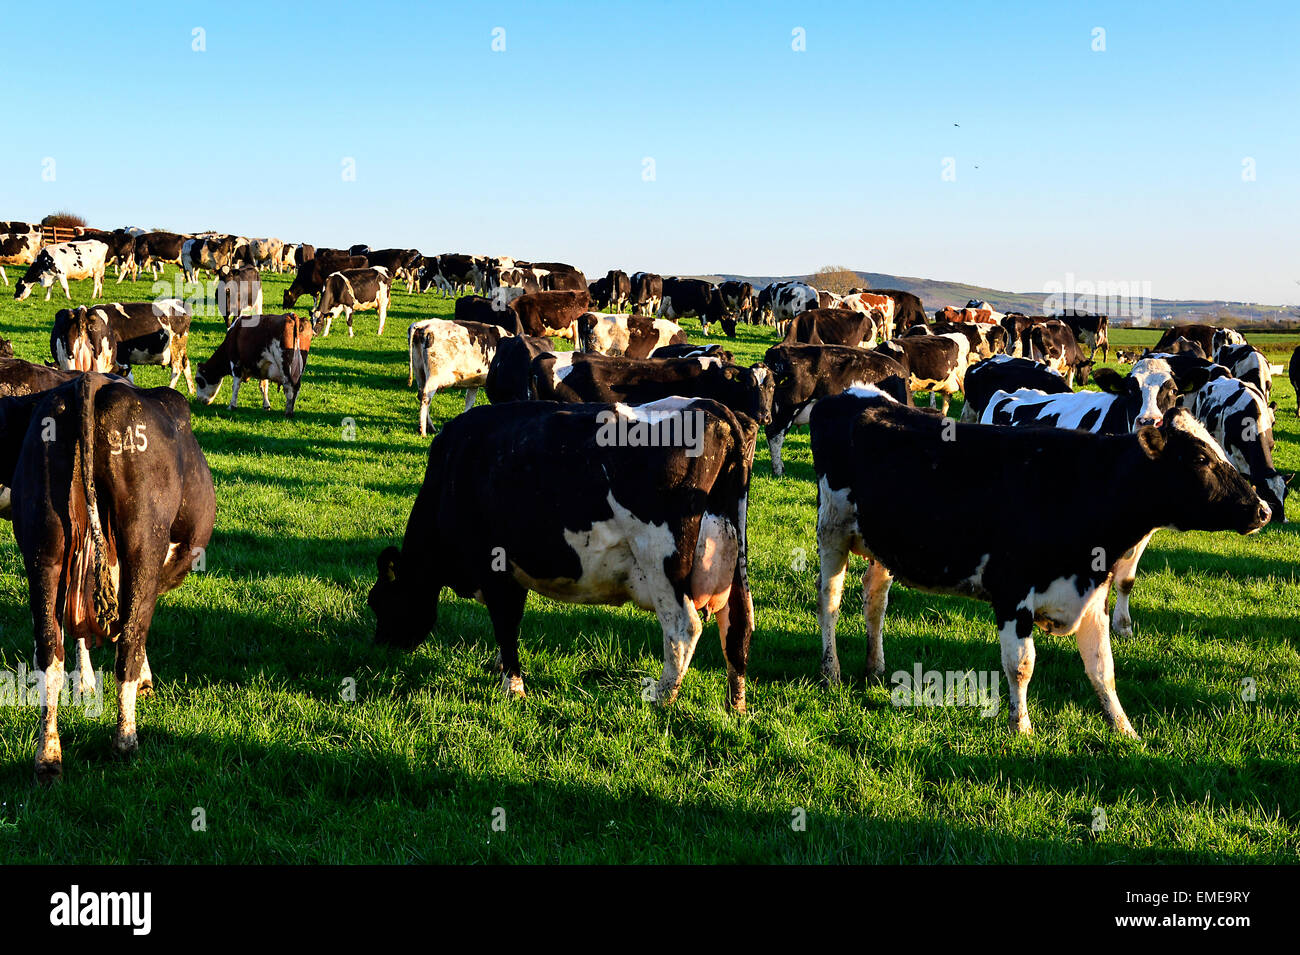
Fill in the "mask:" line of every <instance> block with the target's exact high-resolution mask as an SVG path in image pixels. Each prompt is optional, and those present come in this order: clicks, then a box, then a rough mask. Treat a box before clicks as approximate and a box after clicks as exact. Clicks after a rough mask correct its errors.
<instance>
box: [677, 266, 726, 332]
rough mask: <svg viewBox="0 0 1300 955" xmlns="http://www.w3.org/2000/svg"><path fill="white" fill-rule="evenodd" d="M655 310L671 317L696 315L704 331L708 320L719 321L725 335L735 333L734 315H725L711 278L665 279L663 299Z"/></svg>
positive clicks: (707, 325)
mask: <svg viewBox="0 0 1300 955" xmlns="http://www.w3.org/2000/svg"><path fill="white" fill-rule="evenodd" d="M658 314H659V315H660V316H662V317H663V318H667V319H671V320H673V321H677V320H678V319H682V318H688V317H695V318H698V319H699V320H700V327H701V328H702V329H703V331H704V334H706V335H707V334H708V333H709V326H710V325H711V324H713V323H714V322H722V330H723V331H724V332H725V333H726V334H727V337H728V338H735V337H736V320H735V318H734V317H732V318H727V317H725V316H724V313H723V308H722V296H720V295H719V294H718V290H717V289H716V288H714V287H713V283H712V282H706V281H704V280H703V279H678V278H666V279H664V280H663V299H662V300H661V301H660V303H659V312H658Z"/></svg>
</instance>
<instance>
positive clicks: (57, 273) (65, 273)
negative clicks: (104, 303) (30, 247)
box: [14, 239, 108, 302]
mask: <svg viewBox="0 0 1300 955" xmlns="http://www.w3.org/2000/svg"><path fill="white" fill-rule="evenodd" d="M106 255H108V246H107V245H105V244H104V243H103V242H100V241H99V240H98V239H86V240H85V241H84V242H83V241H77V242H59V243H56V244H54V245H47V246H46V247H45V248H43V249H41V251H40V252H38V253H36V258H35V259H34V260H33V261H32V264H31V265H29V266H28V267H27V272H26V273H25V274H24V275H23V277H22V278H21V279H19V280H18V281H17V282H16V283H14V299H15V300H16V301H19V302H21V301H22V300H23V299H25V298H27V296H29V295H31V294H32V289H34V288H35V287H36V286H37V285H42V286H44V287H45V301H47V302H48V301H49V300H50V295H51V293H52V292H53V291H54V283H55V282H56V281H57V282H58V283H59V285H60V287H61V288H62V289H63V294H64V295H66V296H67V297H68V300H69V301H71V300H72V293H71V292H70V291H68V279H91V280H92V288H91V293H90V294H91V297H92V298H98V297H99V296H100V295H102V294H103V292H104V257H105V256H106Z"/></svg>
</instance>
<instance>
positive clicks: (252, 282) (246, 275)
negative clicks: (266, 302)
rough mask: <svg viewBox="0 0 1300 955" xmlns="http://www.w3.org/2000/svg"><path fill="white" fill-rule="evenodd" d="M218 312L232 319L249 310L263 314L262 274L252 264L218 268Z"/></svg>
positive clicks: (228, 319)
mask: <svg viewBox="0 0 1300 955" xmlns="http://www.w3.org/2000/svg"><path fill="white" fill-rule="evenodd" d="M217 312H218V314H220V315H221V317H222V318H223V319H224V320H225V322H226V327H227V328H229V327H230V320H231V319H232V318H234V317H236V316H239V315H243V314H244V313H245V312H247V313H248V314H250V315H261V314H262V275H261V273H260V272H258V271H257V269H256V267H254V266H252V265H241V266H230V265H223V266H222V267H221V268H219V269H217Z"/></svg>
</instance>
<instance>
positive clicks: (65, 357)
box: [50, 298, 194, 394]
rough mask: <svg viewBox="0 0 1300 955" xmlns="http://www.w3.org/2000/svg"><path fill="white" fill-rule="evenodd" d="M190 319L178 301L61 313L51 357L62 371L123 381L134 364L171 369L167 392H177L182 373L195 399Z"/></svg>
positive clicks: (111, 305)
mask: <svg viewBox="0 0 1300 955" xmlns="http://www.w3.org/2000/svg"><path fill="white" fill-rule="evenodd" d="M190 320H191V316H190V311H189V308H188V307H187V306H186V304H185V303H184V302H183V301H181V300H180V299H178V298H169V299H159V300H158V301H156V302H111V303H108V304H106V305H92V306H89V307H87V306H85V305H82V306H79V307H78V308H64V309H60V310H59V311H58V312H57V313H55V316H54V326H53V328H52V329H51V330H50V357H51V358H53V359H54V362H55V364H56V365H57V367H58V368H60V369H61V370H63V371H97V372H100V373H101V374H108V373H112V374H116V375H122V376H130V375H131V369H132V367H133V366H135V365H162V366H164V367H167V368H170V369H171V373H172V379H171V382H170V383H169V385H168V387H171V388H175V387H176V382H177V381H179V380H180V377H181V375H182V374H183V375H184V376H185V383H186V385H188V386H189V389H190V394H193V393H194V378H193V375H192V374H191V373H190V357H189V341H190Z"/></svg>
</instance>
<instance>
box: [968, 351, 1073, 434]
mask: <svg viewBox="0 0 1300 955" xmlns="http://www.w3.org/2000/svg"><path fill="white" fill-rule="evenodd" d="M964 387H965V390H964V391H963V395H964V396H965V398H966V404H965V406H964V407H963V408H962V411H961V420H962V421H966V422H974V421H979V419H980V416H981V415H982V414H983V413H984V409H985V408H986V407H988V403H989V400H990V399H991V398H992V397H993V395H994V394H996V393H997V392H999V391H1005V392H1007V393H1012V392H1016V391H1019V390H1020V389H1022V388H1029V389H1032V390H1034V391H1040V392H1042V393H1043V394H1047V395H1068V394H1070V393H1071V389H1070V386H1069V385H1067V384H1066V383H1065V379H1064V378H1062V377H1061V376H1060V375H1058V374H1057V373H1056V372H1055V371H1053V370H1052V369H1051V367H1049V366H1048V365H1047V364H1046V363H1044V362H1041V361H1034V360H1033V359H1032V358H1015V357H1013V356H1011V355H994V356H993V357H992V358H986V359H985V360H984V361H981V362H979V363H977V364H975V365H972V366H971V367H970V370H969V371H967V372H966V381H965V385H964Z"/></svg>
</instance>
